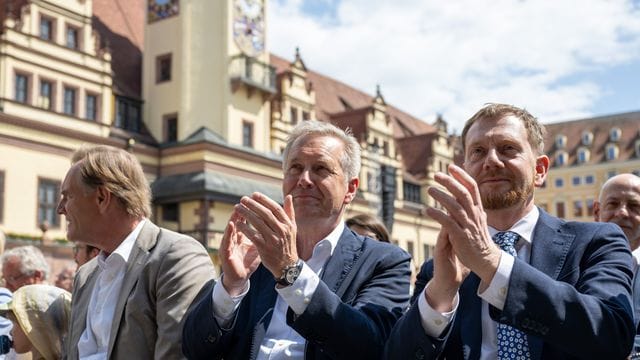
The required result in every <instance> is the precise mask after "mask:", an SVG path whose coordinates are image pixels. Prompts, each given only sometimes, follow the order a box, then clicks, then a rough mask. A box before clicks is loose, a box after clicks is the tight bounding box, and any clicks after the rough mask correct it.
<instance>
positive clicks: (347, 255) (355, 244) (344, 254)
mask: <svg viewBox="0 0 640 360" xmlns="http://www.w3.org/2000/svg"><path fill="white" fill-rule="evenodd" d="M361 253H362V241H360V240H358V238H356V236H355V235H353V233H352V232H351V230H349V228H348V227H346V226H345V227H344V231H343V232H342V235H340V239H339V240H338V243H337V244H336V248H335V250H334V251H333V255H331V257H330V258H329V261H327V263H326V265H325V266H324V268H323V271H322V276H321V277H320V278H321V279H322V281H323V282H324V283H325V284H326V285H327V287H329V289H331V291H332V292H334V293H335V294H336V295H338V296H340V297H342V295H343V294H344V291H345V290H346V289H345V287H341V285H342V284H343V283H345V282H344V280H345V279H346V278H347V277H348V276H349V275H350V273H351V269H353V266H354V264H355V262H356V261H357V260H358V258H359V257H360V254H361ZM351 276H353V275H351ZM346 284H349V282H346Z"/></svg>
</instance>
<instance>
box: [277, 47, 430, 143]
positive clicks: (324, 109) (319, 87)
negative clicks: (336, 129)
mask: <svg viewBox="0 0 640 360" xmlns="http://www.w3.org/2000/svg"><path fill="white" fill-rule="evenodd" d="M270 63H271V65H273V66H274V67H275V68H276V72H277V73H278V74H280V73H283V72H285V71H287V70H288V69H289V67H290V65H291V63H290V62H289V61H288V60H285V59H283V58H281V57H279V56H277V55H274V54H271V58H270ZM307 75H308V77H307V80H308V81H309V82H310V83H311V86H312V88H313V90H314V91H315V93H316V109H315V110H316V116H317V118H318V119H319V120H323V121H330V120H331V119H332V118H333V115H336V114H340V116H339V117H344V116H348V115H355V114H351V113H349V111H350V110H360V109H363V108H369V107H370V106H371V105H372V104H373V100H374V97H373V96H371V95H368V94H366V93H365V92H362V91H360V90H358V89H355V88H353V87H351V86H349V85H347V84H345V83H343V82H340V81H338V80H336V79H333V78H330V77H328V76H325V75H322V74H320V73H318V72H315V71H312V70H309V69H307ZM345 112H346V113H345ZM341 113H344V114H341ZM387 115H388V116H389V117H390V119H391V121H393V123H394V126H393V129H394V137H395V138H402V137H405V136H412V135H417V134H426V133H431V132H434V131H436V129H435V128H434V127H433V126H432V125H429V124H427V123H426V122H424V121H422V120H420V119H418V118H416V117H414V116H412V115H409V114H407V113H405V112H403V111H402V110H400V109H398V108H396V107H394V106H392V105H389V104H387ZM354 125H355V124H354ZM354 130H355V129H354ZM354 132H355V131H354Z"/></svg>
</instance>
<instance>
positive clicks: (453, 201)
mask: <svg viewBox="0 0 640 360" xmlns="http://www.w3.org/2000/svg"><path fill="white" fill-rule="evenodd" d="M543 131H544V129H543V127H542V125H541V124H540V123H539V122H538V121H537V119H536V118H534V117H533V116H532V115H531V114H529V113H528V112H527V111H526V110H523V109H519V108H517V107H514V106H510V105H502V104H489V105H487V106H485V107H484V108H482V109H481V110H480V111H478V112H477V113H476V114H475V115H474V116H473V117H471V119H469V120H468V121H467V123H466V125H465V127H464V129H463V132H462V135H461V136H462V146H463V150H464V165H463V168H460V167H457V166H455V165H452V166H450V167H449V173H448V174H444V173H438V174H436V175H435V179H436V181H437V182H438V183H439V184H440V185H442V187H443V188H444V189H441V188H436V187H432V188H429V190H428V193H429V194H430V195H431V196H432V197H433V198H434V199H435V200H436V201H437V202H438V203H439V204H441V205H442V208H429V209H428V211H427V214H428V215H429V216H430V217H432V218H433V219H435V220H436V221H438V222H439V223H440V224H441V226H442V228H441V231H440V233H439V235H438V239H437V242H436V247H435V251H434V258H433V261H429V262H427V263H426V264H425V265H424V266H423V267H422V269H421V272H420V274H419V275H418V279H417V281H416V291H415V294H414V299H413V300H415V301H414V302H413V305H412V307H411V308H410V309H409V310H408V312H407V313H406V314H405V315H404V316H403V317H402V318H401V319H400V320H399V321H398V323H397V324H396V326H395V328H394V330H393V331H392V334H391V336H390V337H389V341H388V344H387V348H386V355H387V357H388V358H392V359H411V358H417V359H434V358H447V359H503V358H505V359H506V358H513V359H574V358H583V359H604V358H607V359H622V358H624V357H626V356H627V355H628V354H629V352H630V350H631V345H632V342H633V336H634V334H635V328H634V326H633V315H632V309H631V297H630V287H631V276H632V271H631V267H630V264H631V253H630V252H629V248H628V245H627V244H626V239H625V237H624V234H623V233H622V231H621V230H620V228H619V227H617V226H615V225H612V224H608V223H578V222H565V221H563V220H561V219H558V218H555V217H552V216H550V215H548V214H547V213H546V212H544V211H543V210H542V209H539V208H537V207H536V206H535V205H534V188H535V187H539V186H541V185H542V184H543V183H544V181H545V178H546V176H547V171H548V169H549V158H548V157H547V156H545V155H544V153H543V148H544V145H543ZM445 190H448V192H445ZM494 239H495V240H494ZM494 241H495V242H494ZM498 243H499V244H500V245H498Z"/></svg>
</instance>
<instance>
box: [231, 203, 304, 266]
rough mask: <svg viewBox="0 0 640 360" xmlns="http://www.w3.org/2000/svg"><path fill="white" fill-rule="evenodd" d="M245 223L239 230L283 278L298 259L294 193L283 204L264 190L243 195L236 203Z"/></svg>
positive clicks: (268, 264) (264, 260)
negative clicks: (284, 272) (267, 194)
mask: <svg viewBox="0 0 640 360" xmlns="http://www.w3.org/2000/svg"><path fill="white" fill-rule="evenodd" d="M236 211H238V212H239V213H240V214H241V215H242V217H243V218H244V219H245V220H246V223H238V228H239V230H240V231H241V232H242V233H243V234H245V236H247V237H248V238H249V240H251V241H252V242H253V243H254V244H255V246H256V248H257V249H258V253H259V254H260V258H261V259H262V264H263V265H264V266H265V267H266V268H267V269H268V270H269V271H271V273H272V274H273V276H274V277H275V278H280V277H281V276H282V272H283V270H284V268H285V267H287V266H290V265H293V264H295V263H296V261H298V251H297V247H296V234H297V228H296V220H295V212H294V209H293V199H292V197H291V195H287V196H286V197H285V198H284V207H281V206H280V205H278V203H276V202H275V201H273V200H272V199H270V198H268V197H267V196H266V195H264V194H261V193H258V192H256V193H253V194H252V195H251V197H247V196H243V197H242V199H240V203H239V204H238V205H236Z"/></svg>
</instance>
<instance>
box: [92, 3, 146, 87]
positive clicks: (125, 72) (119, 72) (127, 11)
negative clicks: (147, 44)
mask: <svg viewBox="0 0 640 360" xmlns="http://www.w3.org/2000/svg"><path fill="white" fill-rule="evenodd" d="M145 4H146V1H144V0H93V27H94V29H95V30H96V31H97V32H98V34H99V35H100V42H101V44H100V45H101V47H108V48H109V49H110V50H111V56H112V60H111V68H112V70H113V74H114V79H113V82H114V91H115V93H116V94H118V95H124V96H128V97H132V98H136V99H142V50H143V48H144V24H145V11H146V8H145Z"/></svg>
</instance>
